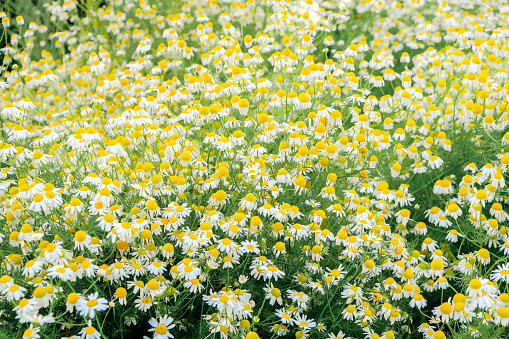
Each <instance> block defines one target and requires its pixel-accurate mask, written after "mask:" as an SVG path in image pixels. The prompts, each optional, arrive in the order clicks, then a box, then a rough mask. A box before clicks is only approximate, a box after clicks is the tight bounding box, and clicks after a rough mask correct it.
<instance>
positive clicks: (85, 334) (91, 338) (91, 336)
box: [79, 320, 101, 339]
mask: <svg viewBox="0 0 509 339" xmlns="http://www.w3.org/2000/svg"><path fill="white" fill-rule="evenodd" d="M79 334H80V335H81V338H82V339H99V338H101V333H100V332H99V331H98V330H97V329H96V328H95V327H94V326H92V322H91V321H90V320H89V321H88V326H87V327H84V328H82V329H81V331H80V332H79Z"/></svg>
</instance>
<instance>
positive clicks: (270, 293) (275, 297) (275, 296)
mask: <svg viewBox="0 0 509 339" xmlns="http://www.w3.org/2000/svg"><path fill="white" fill-rule="evenodd" d="M264 291H265V293H266V294H267V297H266V299H269V303H270V304H271V305H274V304H275V303H276V302H277V303H278V304H279V305H282V304H283V298H282V297H281V290H280V289H278V288H275V287H274V285H272V283H270V284H269V285H268V286H267V287H264Z"/></svg>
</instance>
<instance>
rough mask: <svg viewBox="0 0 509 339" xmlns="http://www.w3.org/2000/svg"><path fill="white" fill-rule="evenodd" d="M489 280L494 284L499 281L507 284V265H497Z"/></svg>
mask: <svg viewBox="0 0 509 339" xmlns="http://www.w3.org/2000/svg"><path fill="white" fill-rule="evenodd" d="M490 279H491V280H493V281H494V282H498V281H499V280H501V281H505V282H506V283H507V282H509V264H502V265H497V268H496V269H494V270H493V271H492V274H491V275H490Z"/></svg>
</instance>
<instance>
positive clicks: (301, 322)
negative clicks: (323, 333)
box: [293, 314, 316, 330]
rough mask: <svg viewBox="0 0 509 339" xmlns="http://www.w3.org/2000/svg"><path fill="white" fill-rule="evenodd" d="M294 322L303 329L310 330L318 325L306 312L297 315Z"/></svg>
mask: <svg viewBox="0 0 509 339" xmlns="http://www.w3.org/2000/svg"><path fill="white" fill-rule="evenodd" d="M293 323H294V324H295V325H296V326H299V327H300V328H301V329H303V330H309V329H312V328H314V327H316V322H315V321H314V319H308V318H307V316H306V315H305V314H303V315H300V314H299V315H297V316H296V317H295V319H294V320H293Z"/></svg>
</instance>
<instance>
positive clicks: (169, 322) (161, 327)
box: [148, 314, 175, 339]
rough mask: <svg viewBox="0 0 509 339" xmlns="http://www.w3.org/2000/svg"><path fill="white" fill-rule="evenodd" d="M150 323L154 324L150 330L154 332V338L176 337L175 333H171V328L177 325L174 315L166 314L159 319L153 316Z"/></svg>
mask: <svg viewBox="0 0 509 339" xmlns="http://www.w3.org/2000/svg"><path fill="white" fill-rule="evenodd" d="M148 323H149V324H150V326H152V328H151V329H150V330H148V331H149V332H154V336H153V338H154V339H167V338H174V336H173V334H171V333H170V330H171V329H172V328H174V327H175V324H173V318H172V317H170V316H168V315H166V314H165V315H164V316H161V317H159V319H155V318H151V319H150V320H149V322H148Z"/></svg>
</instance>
